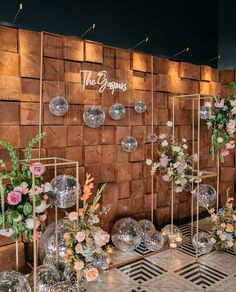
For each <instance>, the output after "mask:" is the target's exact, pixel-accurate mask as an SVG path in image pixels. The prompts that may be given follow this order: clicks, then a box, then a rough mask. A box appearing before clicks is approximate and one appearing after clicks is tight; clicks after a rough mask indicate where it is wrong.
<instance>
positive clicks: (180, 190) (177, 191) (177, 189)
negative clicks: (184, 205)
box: [175, 187, 183, 193]
mask: <svg viewBox="0 0 236 292" xmlns="http://www.w3.org/2000/svg"><path fill="white" fill-rule="evenodd" d="M182 191H183V188H181V187H177V188H175V192H176V193H181V192H182Z"/></svg>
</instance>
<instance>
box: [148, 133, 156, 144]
mask: <svg viewBox="0 0 236 292" xmlns="http://www.w3.org/2000/svg"><path fill="white" fill-rule="evenodd" d="M157 139H158V137H157V135H156V134H155V133H151V134H149V135H148V140H149V141H150V142H153V143H155V142H157Z"/></svg>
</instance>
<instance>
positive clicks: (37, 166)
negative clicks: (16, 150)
mask: <svg viewBox="0 0 236 292" xmlns="http://www.w3.org/2000/svg"><path fill="white" fill-rule="evenodd" d="M29 169H30V171H31V173H34V175H35V177H40V176H41V175H42V174H43V173H44V171H45V167H44V166H43V165H42V163H39V162H36V163H33V164H32V166H30V168H29Z"/></svg>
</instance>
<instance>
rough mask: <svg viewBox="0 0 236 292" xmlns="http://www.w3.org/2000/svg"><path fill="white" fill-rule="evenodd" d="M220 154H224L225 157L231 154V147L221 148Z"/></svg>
mask: <svg viewBox="0 0 236 292" xmlns="http://www.w3.org/2000/svg"><path fill="white" fill-rule="evenodd" d="M220 155H221V156H223V157H225V156H227V155H229V149H227V148H223V149H221V150H220Z"/></svg>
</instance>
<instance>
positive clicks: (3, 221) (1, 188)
mask: <svg viewBox="0 0 236 292" xmlns="http://www.w3.org/2000/svg"><path fill="white" fill-rule="evenodd" d="M0 193H1V208H2V228H3V229H4V228H5V206H4V205H5V204H4V203H5V202H4V201H5V197H4V188H3V184H2V180H0Z"/></svg>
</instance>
